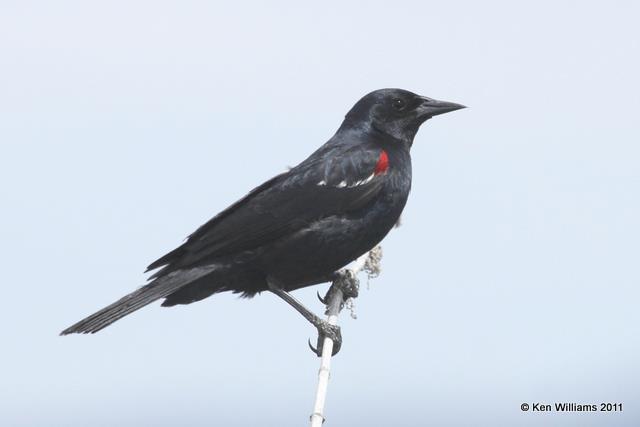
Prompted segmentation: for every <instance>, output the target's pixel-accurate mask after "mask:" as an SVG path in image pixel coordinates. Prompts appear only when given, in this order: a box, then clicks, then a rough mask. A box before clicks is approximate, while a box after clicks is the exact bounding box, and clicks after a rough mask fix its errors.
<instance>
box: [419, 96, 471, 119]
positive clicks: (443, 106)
mask: <svg viewBox="0 0 640 427" xmlns="http://www.w3.org/2000/svg"><path fill="white" fill-rule="evenodd" d="M420 99H421V100H422V103H421V104H420V106H419V107H418V111H419V112H420V115H421V116H423V117H426V118H431V117H433V116H437V115H439V114H444V113H449V112H451V111H456V110H460V109H462V108H467V107H465V106H464V105H461V104H456V103H455V102H447V101H438V100H437V99H431V98H427V97H426V96H421V97H420Z"/></svg>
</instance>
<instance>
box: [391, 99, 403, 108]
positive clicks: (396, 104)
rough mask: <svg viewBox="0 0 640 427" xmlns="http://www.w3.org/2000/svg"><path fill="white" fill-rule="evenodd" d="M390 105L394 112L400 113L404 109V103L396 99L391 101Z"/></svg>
mask: <svg viewBox="0 0 640 427" xmlns="http://www.w3.org/2000/svg"><path fill="white" fill-rule="evenodd" d="M391 105H393V108H395V109H396V110H398V111H401V110H403V109H404V106H405V102H404V101H403V100H402V99H400V98H396V99H394V100H393V102H392V104H391Z"/></svg>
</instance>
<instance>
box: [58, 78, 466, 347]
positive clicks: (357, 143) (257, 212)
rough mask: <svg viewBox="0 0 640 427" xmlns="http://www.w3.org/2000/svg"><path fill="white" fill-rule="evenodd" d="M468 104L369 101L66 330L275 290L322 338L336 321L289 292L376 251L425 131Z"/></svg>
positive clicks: (394, 93)
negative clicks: (143, 278)
mask: <svg viewBox="0 0 640 427" xmlns="http://www.w3.org/2000/svg"><path fill="white" fill-rule="evenodd" d="M461 108H464V106H462V105H460V104H454V103H452V102H444V101H437V100H435V99H431V98H427V97H423V96H418V95H416V94H414V93H411V92H408V91H406V90H401V89H381V90H376V91H374V92H371V93H369V94H368V95H366V96H364V97H363V98H362V99H360V100H359V101H358V102H357V103H356V104H355V105H354V106H353V108H352V109H351V110H350V111H349V112H348V113H347V115H346V117H345V119H344V121H343V122H342V125H341V126H340V128H339V129H338V131H337V132H336V134H335V135H334V136H333V137H332V138H331V139H330V140H329V141H328V142H326V143H325V144H324V145H323V146H321V147H320V148H319V149H318V150H316V152H314V153H313V154H312V155H311V156H309V157H308V158H307V159H306V160H304V161H303V162H302V163H300V164H299V165H297V166H296V167H294V168H292V169H291V170H289V171H288V172H285V173H282V174H280V175H277V176H275V177H273V178H271V179H270V180H268V181H267V182H265V183H264V184H262V185H260V186H259V187H256V188H255V189H253V190H252V191H251V192H250V193H249V194H248V195H247V196H245V197H244V198H242V199H240V200H239V201H237V202H236V203H234V204H232V205H231V206H229V207H228V208H227V209H225V210H224V211H222V212H221V213H219V214H218V215H216V216H215V217H213V218H212V219H211V220H209V221H208V222H207V223H206V224H204V225H203V226H201V227H200V228H198V229H197V230H196V231H195V232H194V233H193V234H191V235H190V236H189V238H188V239H187V241H186V242H185V243H184V244H182V245H181V246H180V247H178V248H177V249H175V250H173V251H171V252H169V253H168V254H166V255H165V256H163V257H161V258H160V259H158V260H157V261H154V262H153V263H151V265H149V267H148V268H147V271H150V270H155V269H158V270H157V271H156V272H155V273H154V274H153V275H152V276H151V277H150V278H149V280H150V282H149V283H148V284H147V285H145V286H143V287H141V288H140V289H138V290H136V291H134V292H132V293H130V294H129V295H126V296H125V297H123V298H121V299H120V300H118V301H116V302H114V303H113V304H111V305H109V306H107V307H105V308H103V309H102V310H100V311H98V312H96V313H94V314H92V315H91V316H89V317H87V318H86V319H83V320H81V321H80V322H78V323H76V324H75V325H73V326H71V327H69V328H67V329H65V330H64V331H62V333H61V335H66V334H71V333H95V332H98V331H99V330H101V329H103V328H105V327H107V326H109V325H110V324H112V323H113V322H115V321H116V320H119V319H121V318H122V317H124V316H126V315H128V314H130V313H132V312H134V311H136V310H138V309H140V308H142V307H144V306H145V305H147V304H150V303H152V302H154V301H156V300H158V299H160V298H164V302H163V303H162V305H163V306H165V307H168V306H173V305H177V304H190V303H192V302H195V301H199V300H202V299H204V298H207V297H209V296H211V295H213V294H215V293H218V292H225V291H231V292H234V293H241V294H242V295H243V296H245V297H252V296H254V295H255V294H257V293H259V292H262V291H267V290H269V291H271V292H273V293H275V294H276V295H278V296H280V297H281V298H283V299H284V300H285V301H287V302H288V303H289V304H291V305H293V306H294V307H295V308H296V309H297V310H298V311H300V312H301V313H302V314H303V315H304V316H305V317H306V318H307V319H308V320H309V321H311V322H312V323H313V324H314V325H315V326H316V327H317V328H318V330H319V331H320V333H321V334H328V335H329V336H331V337H332V338H334V339H336V340H337V339H339V329H338V328H337V327H335V326H330V325H328V323H327V322H325V321H323V320H322V319H320V318H319V317H317V316H315V315H314V314H313V313H311V312H310V311H309V310H307V309H306V308H305V307H304V306H302V304H300V303H299V302H297V301H296V300H295V299H294V298H293V297H292V296H291V295H290V294H289V293H288V292H289V291H292V290H294V289H299V288H302V287H306V286H311V285H315V284H318V283H323V282H327V281H330V280H332V278H334V277H335V272H336V271H337V270H339V269H340V268H341V267H343V266H345V265H347V264H348V263H350V262H351V261H353V260H355V259H356V258H358V257H359V256H360V255H362V254H364V253H366V252H367V251H369V250H370V249H372V248H373V247H374V246H375V245H376V244H377V243H378V242H380V241H381V240H382V239H383V238H384V237H385V236H386V235H387V233H388V232H389V230H391V228H392V227H393V225H394V224H395V223H396V221H397V220H398V218H399V217H400V213H401V212H402V210H403V208H404V206H405V203H406V201H407V197H408V195H409V190H410V188H411V156H410V154H409V151H410V149H411V145H412V143H413V139H414V137H415V135H416V133H417V132H418V128H419V127H420V125H421V124H422V123H424V122H425V121H426V120H428V119H430V118H431V117H433V116H436V115H438V114H443V113H447V112H450V111H454V110H458V109H461Z"/></svg>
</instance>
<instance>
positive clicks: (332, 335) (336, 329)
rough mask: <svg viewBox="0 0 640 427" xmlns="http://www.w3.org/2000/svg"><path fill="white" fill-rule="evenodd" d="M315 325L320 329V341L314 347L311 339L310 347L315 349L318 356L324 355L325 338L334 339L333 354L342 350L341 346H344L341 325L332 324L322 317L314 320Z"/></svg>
mask: <svg viewBox="0 0 640 427" xmlns="http://www.w3.org/2000/svg"><path fill="white" fill-rule="evenodd" d="M312 323H313V326H315V327H316V329H317V330H318V341H317V344H316V347H315V348H314V347H313V345H311V340H309V348H310V349H311V351H313V352H314V353H315V354H316V355H317V356H318V357H322V349H323V348H324V339H325V338H329V339H330V340H331V341H333V351H332V353H331V356H335V355H336V354H338V352H339V351H340V347H342V333H341V332H340V326H338V325H332V324H331V323H329V322H327V321H326V320H322V319H320V318H318V319H317V321H316V322H312Z"/></svg>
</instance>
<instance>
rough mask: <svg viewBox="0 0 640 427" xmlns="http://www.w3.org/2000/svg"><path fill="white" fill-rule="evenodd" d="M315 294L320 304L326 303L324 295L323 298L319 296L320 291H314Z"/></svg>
mask: <svg viewBox="0 0 640 427" xmlns="http://www.w3.org/2000/svg"><path fill="white" fill-rule="evenodd" d="M316 295H317V296H318V299H319V300H320V302H321V303H322V304H324V305H327V299H326V297H325V298H323V297H321V296H320V292H318V291H316Z"/></svg>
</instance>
